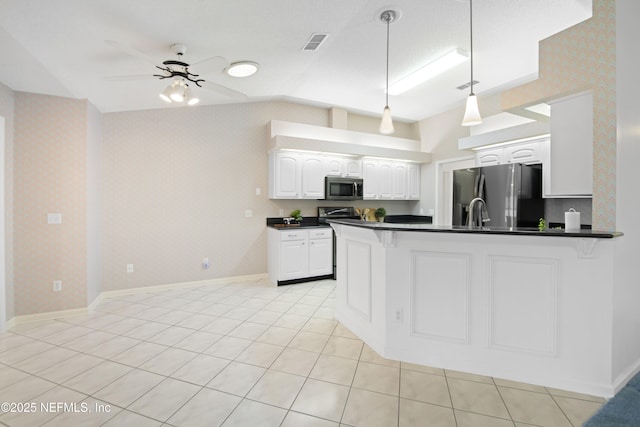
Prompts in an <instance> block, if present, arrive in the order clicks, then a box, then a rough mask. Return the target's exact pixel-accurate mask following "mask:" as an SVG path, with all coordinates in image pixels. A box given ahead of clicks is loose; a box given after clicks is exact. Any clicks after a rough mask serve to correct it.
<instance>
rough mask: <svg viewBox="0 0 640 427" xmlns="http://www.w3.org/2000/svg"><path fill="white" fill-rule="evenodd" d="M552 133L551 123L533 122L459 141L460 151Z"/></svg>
mask: <svg viewBox="0 0 640 427" xmlns="http://www.w3.org/2000/svg"><path fill="white" fill-rule="evenodd" d="M549 133H550V127H549V123H543V122H536V121H532V122H529V123H524V124H520V125H515V126H510V127H506V128H503V129H498V130H492V131H489V132H486V133H482V134H477V135H471V136H467V137H464V138H460V139H458V149H459V150H471V149H474V148H480V147H485V146H489V145H494V144H500V143H504V142H509V141H517V140H522V139H526V138H532V137H536V136H541V135H548V134H549Z"/></svg>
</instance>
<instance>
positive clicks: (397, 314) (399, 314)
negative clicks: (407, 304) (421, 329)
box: [395, 308, 402, 322]
mask: <svg viewBox="0 0 640 427" xmlns="http://www.w3.org/2000/svg"><path fill="white" fill-rule="evenodd" d="M395 318H396V322H402V309H401V308H396V312H395Z"/></svg>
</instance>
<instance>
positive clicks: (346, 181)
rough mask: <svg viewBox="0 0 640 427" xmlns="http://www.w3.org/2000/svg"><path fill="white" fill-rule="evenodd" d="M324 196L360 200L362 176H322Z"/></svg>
mask: <svg viewBox="0 0 640 427" xmlns="http://www.w3.org/2000/svg"><path fill="white" fill-rule="evenodd" d="M324 198H325V199H326V200H362V178H342V177H338V176H327V177H325V178H324Z"/></svg>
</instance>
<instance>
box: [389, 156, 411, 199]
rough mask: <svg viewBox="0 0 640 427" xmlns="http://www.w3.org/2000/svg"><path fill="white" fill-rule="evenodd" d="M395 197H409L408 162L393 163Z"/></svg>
mask: <svg viewBox="0 0 640 427" xmlns="http://www.w3.org/2000/svg"><path fill="white" fill-rule="evenodd" d="M392 167H393V198H394V199H407V198H408V194H407V187H408V184H409V183H408V165H407V164H406V163H404V162H403V163H399V162H398V163H393V165H392Z"/></svg>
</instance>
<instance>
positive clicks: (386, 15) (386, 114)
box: [380, 10, 398, 135]
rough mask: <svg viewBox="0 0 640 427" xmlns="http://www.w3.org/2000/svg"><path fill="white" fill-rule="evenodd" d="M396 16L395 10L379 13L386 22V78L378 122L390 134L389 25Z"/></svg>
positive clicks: (392, 130)
mask: <svg viewBox="0 0 640 427" xmlns="http://www.w3.org/2000/svg"><path fill="white" fill-rule="evenodd" d="M397 18H398V14H397V13H396V11H395V10H385V11H384V12H382V13H381V14H380V20H381V21H382V22H386V24H387V80H386V85H385V91H384V93H385V104H384V111H383V112H382V121H381V122H380V133H382V134H384V135H391V134H392V133H393V132H395V129H394V128H393V121H392V120H391V109H390V108H389V25H390V24H391V23H392V22H394V21H395V20H396V19H397Z"/></svg>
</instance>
